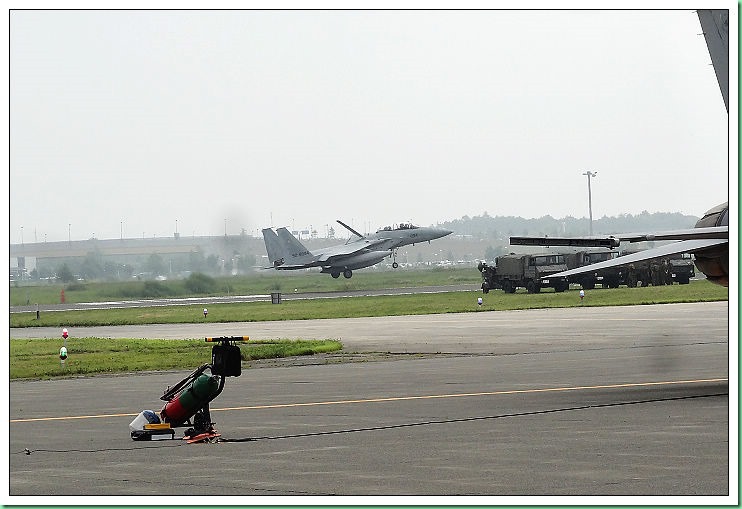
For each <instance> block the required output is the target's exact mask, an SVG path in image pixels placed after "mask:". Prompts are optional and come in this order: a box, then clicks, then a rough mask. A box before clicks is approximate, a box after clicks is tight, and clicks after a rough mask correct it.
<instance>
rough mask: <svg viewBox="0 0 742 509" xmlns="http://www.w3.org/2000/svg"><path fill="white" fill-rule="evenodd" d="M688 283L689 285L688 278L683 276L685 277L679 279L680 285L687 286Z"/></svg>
mask: <svg viewBox="0 0 742 509" xmlns="http://www.w3.org/2000/svg"><path fill="white" fill-rule="evenodd" d="M688 283H690V278H689V277H688V276H685V277H681V278H680V284H681V285H687V284H688Z"/></svg>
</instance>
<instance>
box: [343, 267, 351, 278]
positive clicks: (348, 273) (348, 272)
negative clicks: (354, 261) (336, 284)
mask: <svg viewBox="0 0 742 509" xmlns="http://www.w3.org/2000/svg"><path fill="white" fill-rule="evenodd" d="M343 276H345V279H350V278H351V277H353V271H352V270H350V269H345V270H344V271H343Z"/></svg>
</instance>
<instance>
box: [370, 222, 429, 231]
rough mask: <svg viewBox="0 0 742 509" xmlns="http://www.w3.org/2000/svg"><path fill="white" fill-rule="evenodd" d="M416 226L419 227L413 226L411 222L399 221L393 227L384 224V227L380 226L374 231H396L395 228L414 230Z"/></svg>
mask: <svg viewBox="0 0 742 509" xmlns="http://www.w3.org/2000/svg"><path fill="white" fill-rule="evenodd" d="M416 228H419V226H415V225H414V224H412V223H399V225H395V226H393V227H392V226H385V227H384V228H381V229H379V230H377V231H376V233H379V232H391V231H396V230H414V229H416Z"/></svg>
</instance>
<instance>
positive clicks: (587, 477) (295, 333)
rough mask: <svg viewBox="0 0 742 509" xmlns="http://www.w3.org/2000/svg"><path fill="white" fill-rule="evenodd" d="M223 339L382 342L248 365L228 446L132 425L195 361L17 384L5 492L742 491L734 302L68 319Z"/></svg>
mask: <svg viewBox="0 0 742 509" xmlns="http://www.w3.org/2000/svg"><path fill="white" fill-rule="evenodd" d="M18 331H20V330H15V329H14V330H11V335H12V336H13V337H17V336H15V334H14V333H16V332H18ZM23 331H24V332H25V331H26V330H23ZM37 332H38V331H37ZM57 333H58V331H55V335H54V337H56V336H57ZM221 334H227V335H232V334H235V335H242V334H248V335H250V336H251V337H253V338H256V339H257V338H260V337H271V338H275V337H302V338H313V337H334V338H340V339H342V341H343V343H344V345H345V350H346V351H348V352H370V351H375V352H389V354H388V355H385V356H379V355H376V356H369V357H368V362H351V363H336V362H335V359H333V358H332V357H323V358H317V359H314V360H312V361H311V362H310V363H309V365H303V366H291V367H285V366H281V365H274V366H273V367H262V368H256V369H245V370H243V374H242V376H241V377H239V378H229V379H228V380H227V383H226V387H225V389H224V392H223V393H222V394H221V395H220V396H219V397H218V398H217V399H216V400H215V401H214V402H212V404H211V409H212V417H213V419H214V420H215V421H216V423H217V424H216V427H217V429H218V430H219V431H220V433H221V435H222V437H221V438H222V439H223V441H221V442H218V443H210V444H185V443H184V442H183V441H180V440H177V441H170V440H168V441H158V442H134V441H132V440H131V439H130V437H129V431H128V423H129V422H130V421H131V420H132V419H133V418H134V416H135V415H136V414H137V413H138V412H139V411H141V410H144V409H153V410H156V411H157V410H159V409H160V408H161V406H162V403H163V402H162V401H160V400H159V396H160V395H161V394H162V392H163V391H164V390H165V389H166V387H167V386H168V385H173V384H175V383H176V382H178V381H179V380H180V379H181V378H182V377H183V376H185V375H186V374H187V373H185V372H166V373H147V374H138V375H122V376H109V377H94V378H77V379H71V380H55V381H35V382H13V383H11V384H10V424H9V428H10V445H9V448H10V449H9V452H10V480H9V482H10V485H9V493H10V495H11V501H12V500H20V501H24V502H25V501H38V502H39V503H56V502H53V501H54V500H55V499H54V498H47V497H48V496H58V495H70V496H89V495H96V496H109V498H105V499H102V502H103V503H124V502H126V501H127V500H128V499H126V498H121V496H156V495H161V497H157V498H154V499H151V501H152V503H153V504H154V503H156V504H165V503H169V502H170V501H172V500H177V501H178V502H179V503H185V504H191V503H210V504H219V503H231V502H237V503H244V504H248V503H258V502H260V500H261V498H260V497H262V496H275V495H282V496H288V497H289V498H288V499H287V501H286V503H290V504H298V503H307V502H312V501H314V500H316V499H314V498H307V499H304V498H303V497H315V496H324V495H340V496H370V497H374V496H390V495H396V496H402V497H403V498H401V499H399V500H397V502H398V503H409V502H412V501H418V502H419V501H422V502H423V503H424V502H425V501H426V500H428V501H430V502H434V503H440V501H441V500H445V499H441V498H439V497H444V496H452V497H453V496H456V497H457V498H452V499H450V500H448V503H456V504H461V503H467V499H462V498H458V496H461V495H469V496H472V495H476V496H484V497H490V496H492V497H501V496H519V497H520V496H524V495H528V496H535V497H541V496H546V497H559V496H564V495H569V496H579V495H590V496H605V497H609V498H607V499H593V501H600V500H605V501H616V500H618V499H615V498H612V497H615V496H626V497H636V496H642V495H643V496H650V495H664V496H690V495H705V496H706V497H710V498H703V499H692V500H695V501H696V502H695V503H701V502H698V501H699V500H703V501H704V503H706V502H708V501H709V500H710V501H716V502H719V501H721V502H724V503H731V502H730V499H729V498H727V497H728V496H729V495H730V493H731V494H732V495H731V496H732V497H733V498H736V496H737V490H736V484H735V489H733V490H732V491H730V480H729V465H730V463H729V462H730V457H729V402H728V395H729V383H728V377H729V371H730V364H729V341H728V338H729V325H728V304H727V303H726V302H720V303H702V304H672V305H659V306H636V307H622V308H580V309H554V310H532V311H513V312H481V313H476V312H475V313H469V314H461V315H427V316H422V317H386V318H381V319H347V320H318V321H306V322H271V323H267V322H266V323H246V324H208V326H206V325H202V324H198V325H195V326H194V325H190V326H186V325H184V326H173V325H168V326H147V327H141V328H140V327H121V328H97V327H96V328H90V329H86V330H84V331H82V333H80V331H77V330H76V331H75V332H74V335H75V336H102V337H172V338H184V337H186V338H187V337H203V336H211V335H221ZM42 335H43V334H42ZM36 337H39V336H36ZM438 352H441V353H440V354H438ZM379 358H383V359H385V360H383V361H372V359H379ZM735 358H736V345H735ZM356 360H361V361H362V360H364V357H363V356H358V357H356ZM205 361H206V360H205ZM287 365H288V364H287ZM194 368H195V366H194ZM735 368H736V366H735ZM735 419H736V416H735ZM735 422H736V421H735ZM735 434H736V429H735ZM114 495H115V496H116V498H113V497H112V496H114ZM213 495H217V496H229V497H225V498H217V499H214V498H213V497H212V496H213ZM408 495H414V496H422V497H433V498H430V499H425V498H423V499H414V500H413V499H407V498H404V497H405V496H408ZM165 496H167V498H166V497H165ZM194 496H196V497H198V496H204V497H205V498H203V499H199V498H193V497H194ZM28 497H30V498H28ZM37 497H38V498H37ZM171 497H184V498H176V499H173V498H171ZM186 497H187V498H186ZM232 497H237V498H232ZM57 500H58V499H57ZM63 500H70V499H63ZM269 500H271V501H273V500H275V499H269ZM356 500H357V499H349V502H355V501H356ZM471 500H478V501H481V500H483V499H471ZM500 500H503V499H500V498H493V499H489V498H487V499H486V501H487V502H491V503H497V502H498V501H500ZM516 500H518V501H521V502H522V500H523V499H520V498H519V499H516ZM529 500H530V499H529ZM534 500H535V501H537V502H538V501H541V500H543V499H539V498H537V499H534ZM549 500H553V499H549ZM557 500H560V499H557ZM629 500H630V502H632V503H633V501H635V500H636V499H633V498H632V499H629ZM652 500H656V499H652ZM365 502H367V503H388V502H389V499H388V498H380V499H374V498H370V499H365ZM735 503H736V502H735Z"/></svg>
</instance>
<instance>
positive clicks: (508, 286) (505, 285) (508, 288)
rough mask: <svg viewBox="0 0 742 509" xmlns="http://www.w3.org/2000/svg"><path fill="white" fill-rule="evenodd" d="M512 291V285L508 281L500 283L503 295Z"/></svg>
mask: <svg viewBox="0 0 742 509" xmlns="http://www.w3.org/2000/svg"><path fill="white" fill-rule="evenodd" d="M512 289H513V285H512V283H511V282H510V281H503V282H502V291H503V292H505V293H513V292H512V291H511V290H512Z"/></svg>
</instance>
